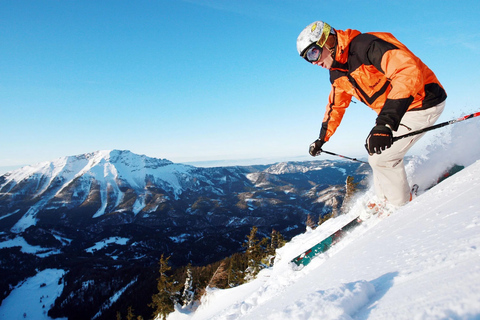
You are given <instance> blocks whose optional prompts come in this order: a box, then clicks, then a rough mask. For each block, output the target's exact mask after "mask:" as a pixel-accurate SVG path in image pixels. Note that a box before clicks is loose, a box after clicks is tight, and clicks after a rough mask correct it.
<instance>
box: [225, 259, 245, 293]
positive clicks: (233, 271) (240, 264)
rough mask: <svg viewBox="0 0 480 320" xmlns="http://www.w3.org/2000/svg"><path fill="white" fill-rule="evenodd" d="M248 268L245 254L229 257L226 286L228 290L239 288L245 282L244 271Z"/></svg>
mask: <svg viewBox="0 0 480 320" xmlns="http://www.w3.org/2000/svg"><path fill="white" fill-rule="evenodd" d="M247 267H248V260H247V257H246V254H244V253H235V254H233V255H232V256H231V257H230V263H229V266H228V286H229V287H230V288H233V287H236V286H239V285H241V284H243V283H244V282H245V279H244V271H245V269H246V268H247Z"/></svg>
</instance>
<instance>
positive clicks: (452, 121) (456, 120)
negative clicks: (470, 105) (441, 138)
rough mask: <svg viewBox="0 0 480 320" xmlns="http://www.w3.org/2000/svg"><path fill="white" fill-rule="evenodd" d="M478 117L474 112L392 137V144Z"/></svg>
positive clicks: (477, 113) (478, 114) (479, 114)
mask: <svg viewBox="0 0 480 320" xmlns="http://www.w3.org/2000/svg"><path fill="white" fill-rule="evenodd" d="M478 116H480V112H475V113H472V114H469V115H467V116H464V117H461V118H458V119H454V120H450V121H445V122H442V123H439V124H436V125H434V126H431V127H426V128H423V129H420V130H416V131H413V132H410V133H407V134H404V135H401V136H398V137H394V138H393V142H395V141H397V140H400V139H403V138H408V137H411V136H415V135H417V134H420V133H424V132H427V131H430V130H435V129H438V128H441V127H445V126H448V125H450V124H454V123H456V122H460V121H463V120H467V119H471V118H475V117H478Z"/></svg>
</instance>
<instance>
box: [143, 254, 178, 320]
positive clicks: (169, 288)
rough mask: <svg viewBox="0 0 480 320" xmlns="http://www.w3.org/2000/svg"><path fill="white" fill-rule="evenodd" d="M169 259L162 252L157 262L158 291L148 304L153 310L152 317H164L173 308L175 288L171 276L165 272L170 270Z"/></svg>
mask: <svg viewBox="0 0 480 320" xmlns="http://www.w3.org/2000/svg"><path fill="white" fill-rule="evenodd" d="M169 259H170V257H168V258H166V259H165V258H164V257H163V254H162V256H161V258H160V261H159V262H158V264H159V265H160V268H159V273H160V276H159V277H158V279H157V281H158V282H157V289H158V293H156V294H154V295H153V296H152V302H151V303H150V304H149V307H151V308H153V309H154V310H155V311H154V312H153V318H154V319H161V320H162V319H166V318H167V315H168V314H169V313H171V312H173V311H174V310H175V308H174V301H173V297H174V295H175V294H176V288H175V285H174V281H173V280H172V278H171V276H167V274H166V273H167V272H168V271H170V270H171V267H170V266H169V265H168V260H169Z"/></svg>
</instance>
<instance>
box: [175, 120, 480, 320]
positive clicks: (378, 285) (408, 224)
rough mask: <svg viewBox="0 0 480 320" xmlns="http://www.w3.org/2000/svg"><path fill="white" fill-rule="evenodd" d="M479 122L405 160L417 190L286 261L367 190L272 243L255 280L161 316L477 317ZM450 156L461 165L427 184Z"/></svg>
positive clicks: (342, 219)
mask: <svg viewBox="0 0 480 320" xmlns="http://www.w3.org/2000/svg"><path fill="white" fill-rule="evenodd" d="M479 129H480V124H479V122H478V121H477V122H476V123H475V122H470V123H466V124H465V125H461V126H460V125H456V126H454V128H452V130H451V135H452V136H455V137H457V136H458V135H457V134H461V136H462V137H465V139H464V140H459V139H449V138H448V136H447V137H446V135H445V134H444V135H442V137H441V140H440V141H441V143H438V144H436V145H433V146H431V147H430V148H429V150H428V153H427V154H425V155H423V156H421V157H414V158H413V159H412V160H411V161H410V163H409V164H408V174H409V178H410V179H411V181H412V182H415V183H418V184H419V185H420V190H421V192H420V194H419V196H418V197H416V198H415V199H413V201H411V202H410V203H409V204H407V205H405V206H403V207H401V208H398V209H396V210H393V211H392V212H390V214H384V215H382V216H381V217H378V216H371V217H370V218H369V219H368V220H366V221H365V222H364V223H362V224H361V225H360V226H359V227H357V228H355V229H354V230H352V231H351V232H349V234H348V235H347V236H346V237H345V238H344V239H342V241H340V242H339V243H337V244H336V245H334V246H333V247H332V248H331V249H330V250H329V251H327V252H326V253H324V254H322V255H319V256H318V257H316V258H315V259H313V260H312V262H311V263H310V264H309V265H307V266H306V267H304V268H302V269H300V270H296V269H295V268H294V267H293V266H292V264H291V263H290V260H291V259H292V258H294V257H295V256H297V255H298V254H300V253H301V252H303V251H304V250H305V249H307V248H309V247H311V246H312V245H314V244H316V243H318V242H319V241H321V240H322V239H324V238H325V237H326V236H328V235H329V234H331V233H332V231H335V230H336V229H338V228H339V227H340V226H342V225H344V224H345V223H346V222H348V221H349V220H350V219H352V218H353V217H355V216H356V215H357V214H358V213H359V212H361V211H362V210H364V209H363V208H364V203H365V202H366V200H367V199H368V198H369V197H371V196H372V195H373V191H372V190H371V189H370V190H368V191H367V192H365V193H364V194H363V195H361V196H360V197H359V198H358V199H356V202H355V204H354V205H353V207H352V209H351V211H350V212H349V213H348V214H347V215H343V216H339V217H338V218H335V219H331V220H328V221H327V222H326V223H324V224H322V225H321V226H320V227H318V228H317V229H315V230H311V229H310V230H307V231H306V232H305V233H303V234H301V235H298V236H296V237H295V238H293V239H292V240H291V241H290V242H289V243H287V245H286V246H284V247H283V248H281V249H279V250H277V257H276V260H275V264H274V266H273V267H271V268H268V269H264V270H262V271H261V272H260V274H259V275H258V277H257V279H255V280H253V281H251V282H250V283H248V284H245V285H242V286H239V287H236V288H231V289H225V290H220V289H215V290H210V291H208V293H207V294H206V295H205V296H204V297H203V298H202V301H201V304H200V305H199V306H198V308H197V309H196V310H195V311H189V310H187V309H182V308H179V309H178V310H176V311H175V312H174V313H172V314H170V315H169V316H168V320H187V319H189V320H190V319H191V320H200V319H226V320H227V319H275V320H278V319H322V320H333V319H335V320H337V319H341V320H347V319H349V320H350V319H357V320H363V319H379V320H384V319H394V320H395V319H408V320H410V319H416V320H423V319H425V320H427V319H428V320H431V319H480V290H479V288H480V201H479V198H480V160H479V159H480V154H479V153H480V142H479V141H478V140H479V139H473V138H472V137H475V138H476V137H478V132H479ZM475 140H477V141H475ZM462 142H463V143H462ZM451 150H455V152H452V151H451ZM453 164H461V165H464V166H466V168H465V169H464V170H462V171H460V172H459V173H457V174H455V175H454V176H452V177H450V178H448V179H446V180H444V181H443V182H441V183H440V184H438V185H437V186H435V187H433V188H431V189H429V187H430V186H431V183H432V182H433V181H434V179H433V177H438V176H439V175H440V173H441V172H442V170H444V169H445V168H448V167H449V166H451V165H453ZM425 190H426V191H425Z"/></svg>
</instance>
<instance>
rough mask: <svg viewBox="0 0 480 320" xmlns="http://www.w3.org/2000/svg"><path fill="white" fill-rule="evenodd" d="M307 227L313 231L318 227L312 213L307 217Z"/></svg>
mask: <svg viewBox="0 0 480 320" xmlns="http://www.w3.org/2000/svg"><path fill="white" fill-rule="evenodd" d="M305 225H306V226H307V227H308V228H310V229H312V230H314V229H315V228H316V227H317V226H316V224H315V222H314V221H313V218H312V215H311V214H310V213H309V214H308V215H307V221H305Z"/></svg>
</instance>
